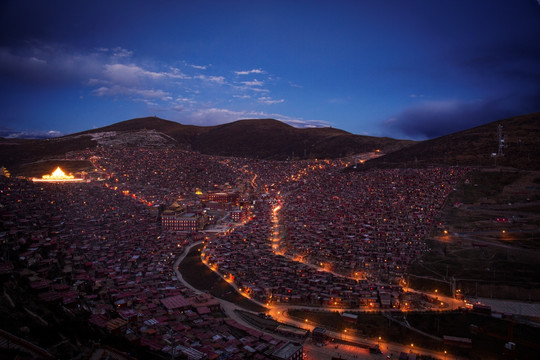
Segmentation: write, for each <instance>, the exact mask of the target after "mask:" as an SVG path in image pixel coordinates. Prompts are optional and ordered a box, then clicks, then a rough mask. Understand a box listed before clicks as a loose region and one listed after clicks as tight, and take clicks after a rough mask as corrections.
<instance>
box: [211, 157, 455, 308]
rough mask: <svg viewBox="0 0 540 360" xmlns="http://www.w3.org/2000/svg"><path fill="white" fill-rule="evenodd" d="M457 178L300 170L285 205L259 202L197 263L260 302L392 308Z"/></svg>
mask: <svg viewBox="0 0 540 360" xmlns="http://www.w3.org/2000/svg"><path fill="white" fill-rule="evenodd" d="M463 174H464V170H459V169H452V168H445V169H437V168H434V169H408V170H404V169H393V170H375V171H370V172H362V173H357V172H351V173H343V172H342V171H340V170H338V169H337V168H335V167H329V166H314V167H311V168H306V169H302V170H301V171H300V172H299V173H297V174H296V175H293V176H291V178H293V180H295V183H294V184H293V185H291V184H290V183H289V182H283V184H284V187H286V189H287V191H282V192H283V193H284V194H283V195H278V194H277V193H274V194H270V195H269V196H266V197H264V196H263V197H261V199H260V201H259V202H258V203H257V205H256V207H255V209H254V213H255V217H254V220H252V221H251V222H249V223H247V224H245V225H244V226H243V227H241V228H238V229H236V230H235V231H234V232H232V233H230V234H227V235H224V236H222V237H220V238H218V239H216V240H213V241H210V242H208V244H207V245H206V247H205V251H204V253H203V259H204V260H205V261H206V263H207V264H208V265H209V266H210V267H211V268H213V269H214V270H216V271H218V272H220V273H221V274H222V275H223V276H224V277H225V279H228V280H229V281H234V283H235V284H237V285H238V287H239V288H240V289H241V290H242V291H243V292H244V294H246V295H247V296H250V297H253V298H254V299H256V300H258V301H261V302H267V303H284V302H285V303H293V304H304V305H318V306H330V307H332V306H335V307H341V308H343V307H345V308H358V307H370V308H373V307H377V308H378V307H382V308H389V307H399V306H400V304H399V293H400V287H399V282H398V280H399V279H401V278H402V276H403V273H404V271H405V270H406V268H407V266H408V265H409V264H410V262H411V261H412V260H414V259H415V258H418V257H419V256H421V255H422V254H423V253H424V252H425V251H426V250H427V246H426V244H425V242H424V239H425V236H426V235H427V233H428V231H429V230H430V228H431V226H433V225H434V219H435V217H436V214H437V211H438V210H439V208H440V207H441V205H442V203H443V201H444V200H445V198H446V196H447V195H448V193H449V192H450V191H451V190H452V188H453V186H454V185H455V184H456V183H457V181H458V180H459V179H460V178H461V177H462V176H463ZM276 213H277V214H278V215H276ZM273 218H277V220H276V219H274V220H272V219H273ZM253 269H257V271H253ZM382 284H386V285H382Z"/></svg>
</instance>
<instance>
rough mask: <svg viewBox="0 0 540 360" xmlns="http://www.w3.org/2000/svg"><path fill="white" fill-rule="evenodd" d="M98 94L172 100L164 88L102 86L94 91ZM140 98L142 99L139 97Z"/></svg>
mask: <svg viewBox="0 0 540 360" xmlns="http://www.w3.org/2000/svg"><path fill="white" fill-rule="evenodd" d="M92 93H93V94H94V95H96V96H133V95H135V96H141V97H143V98H144V99H160V100H162V101H170V100H172V97H171V95H170V93H168V92H166V91H163V90H154V89H137V88H129V87H124V86H119V85H114V86H112V87H107V86H102V87H100V88H98V89H95V90H93V91H92ZM138 100H140V99H138Z"/></svg>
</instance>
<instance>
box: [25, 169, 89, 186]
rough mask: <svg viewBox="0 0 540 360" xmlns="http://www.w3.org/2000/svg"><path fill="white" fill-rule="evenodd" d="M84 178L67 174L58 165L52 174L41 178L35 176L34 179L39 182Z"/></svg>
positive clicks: (69, 180) (68, 180)
mask: <svg viewBox="0 0 540 360" xmlns="http://www.w3.org/2000/svg"><path fill="white" fill-rule="evenodd" d="M82 180H83V179H75V176H73V175H66V173H65V172H64V171H62V169H61V168H60V166H58V167H57V168H56V170H54V171H53V172H52V174H50V175H48V174H47V175H43V176H42V177H41V179H39V178H33V179H32V181H37V182H72V181H82Z"/></svg>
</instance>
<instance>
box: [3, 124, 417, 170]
mask: <svg viewBox="0 0 540 360" xmlns="http://www.w3.org/2000/svg"><path fill="white" fill-rule="evenodd" d="M413 143H414V142H413V141H408V140H395V139H390V138H377V137H370V136H361V135H354V134H351V133H348V132H346V131H343V130H339V129H334V128H311V129H299V128H295V127H293V126H290V125H287V124H285V123H283V122H281V121H278V120H273V119H249V120H239V121H235V122H232V123H227V124H223V125H216V126H195V125H183V124H180V123H177V122H174V121H169V120H164V119H160V118H157V117H146V118H137V119H132V120H126V121H122V122H119V123H116V124H112V125H109V126H105V127H102V128H98V129H92V130H87V131H83V132H80V133H76V134H71V135H66V136H62V137H58V138H52V139H46V140H15V139H2V140H0V165H4V166H6V167H8V168H9V169H11V170H12V171H13V172H14V173H16V172H17V168H19V167H20V166H22V165H24V164H27V163H31V162H35V161H38V160H43V159H51V158H55V157H56V158H61V157H63V156H64V154H65V153H66V152H69V151H76V150H83V149H86V148H92V147H94V146H98V145H124V146H140V147H164V146H165V147H176V148H182V149H190V150H195V151H199V152H201V153H203V154H210V155H223V156H239V157H251V158H259V159H275V160H285V159H288V158H291V157H294V158H295V159H299V158H315V157H318V158H336V157H341V156H347V155H351V154H355V153H361V152H367V151H373V150H375V149H381V150H382V151H383V152H390V151H395V150H398V149H401V148H403V147H406V146H410V145H411V144H413Z"/></svg>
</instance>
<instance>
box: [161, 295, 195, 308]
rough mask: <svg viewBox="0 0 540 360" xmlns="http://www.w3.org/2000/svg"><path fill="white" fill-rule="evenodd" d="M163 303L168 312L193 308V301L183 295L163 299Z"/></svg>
mask: <svg viewBox="0 0 540 360" xmlns="http://www.w3.org/2000/svg"><path fill="white" fill-rule="evenodd" d="M161 303H162V304H163V306H165V307H166V308H167V310H172V309H178V308H186V307H190V306H191V301H189V300H187V299H186V298H185V297H183V296H182V295H176V296H171V297H167V298H165V299H161Z"/></svg>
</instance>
